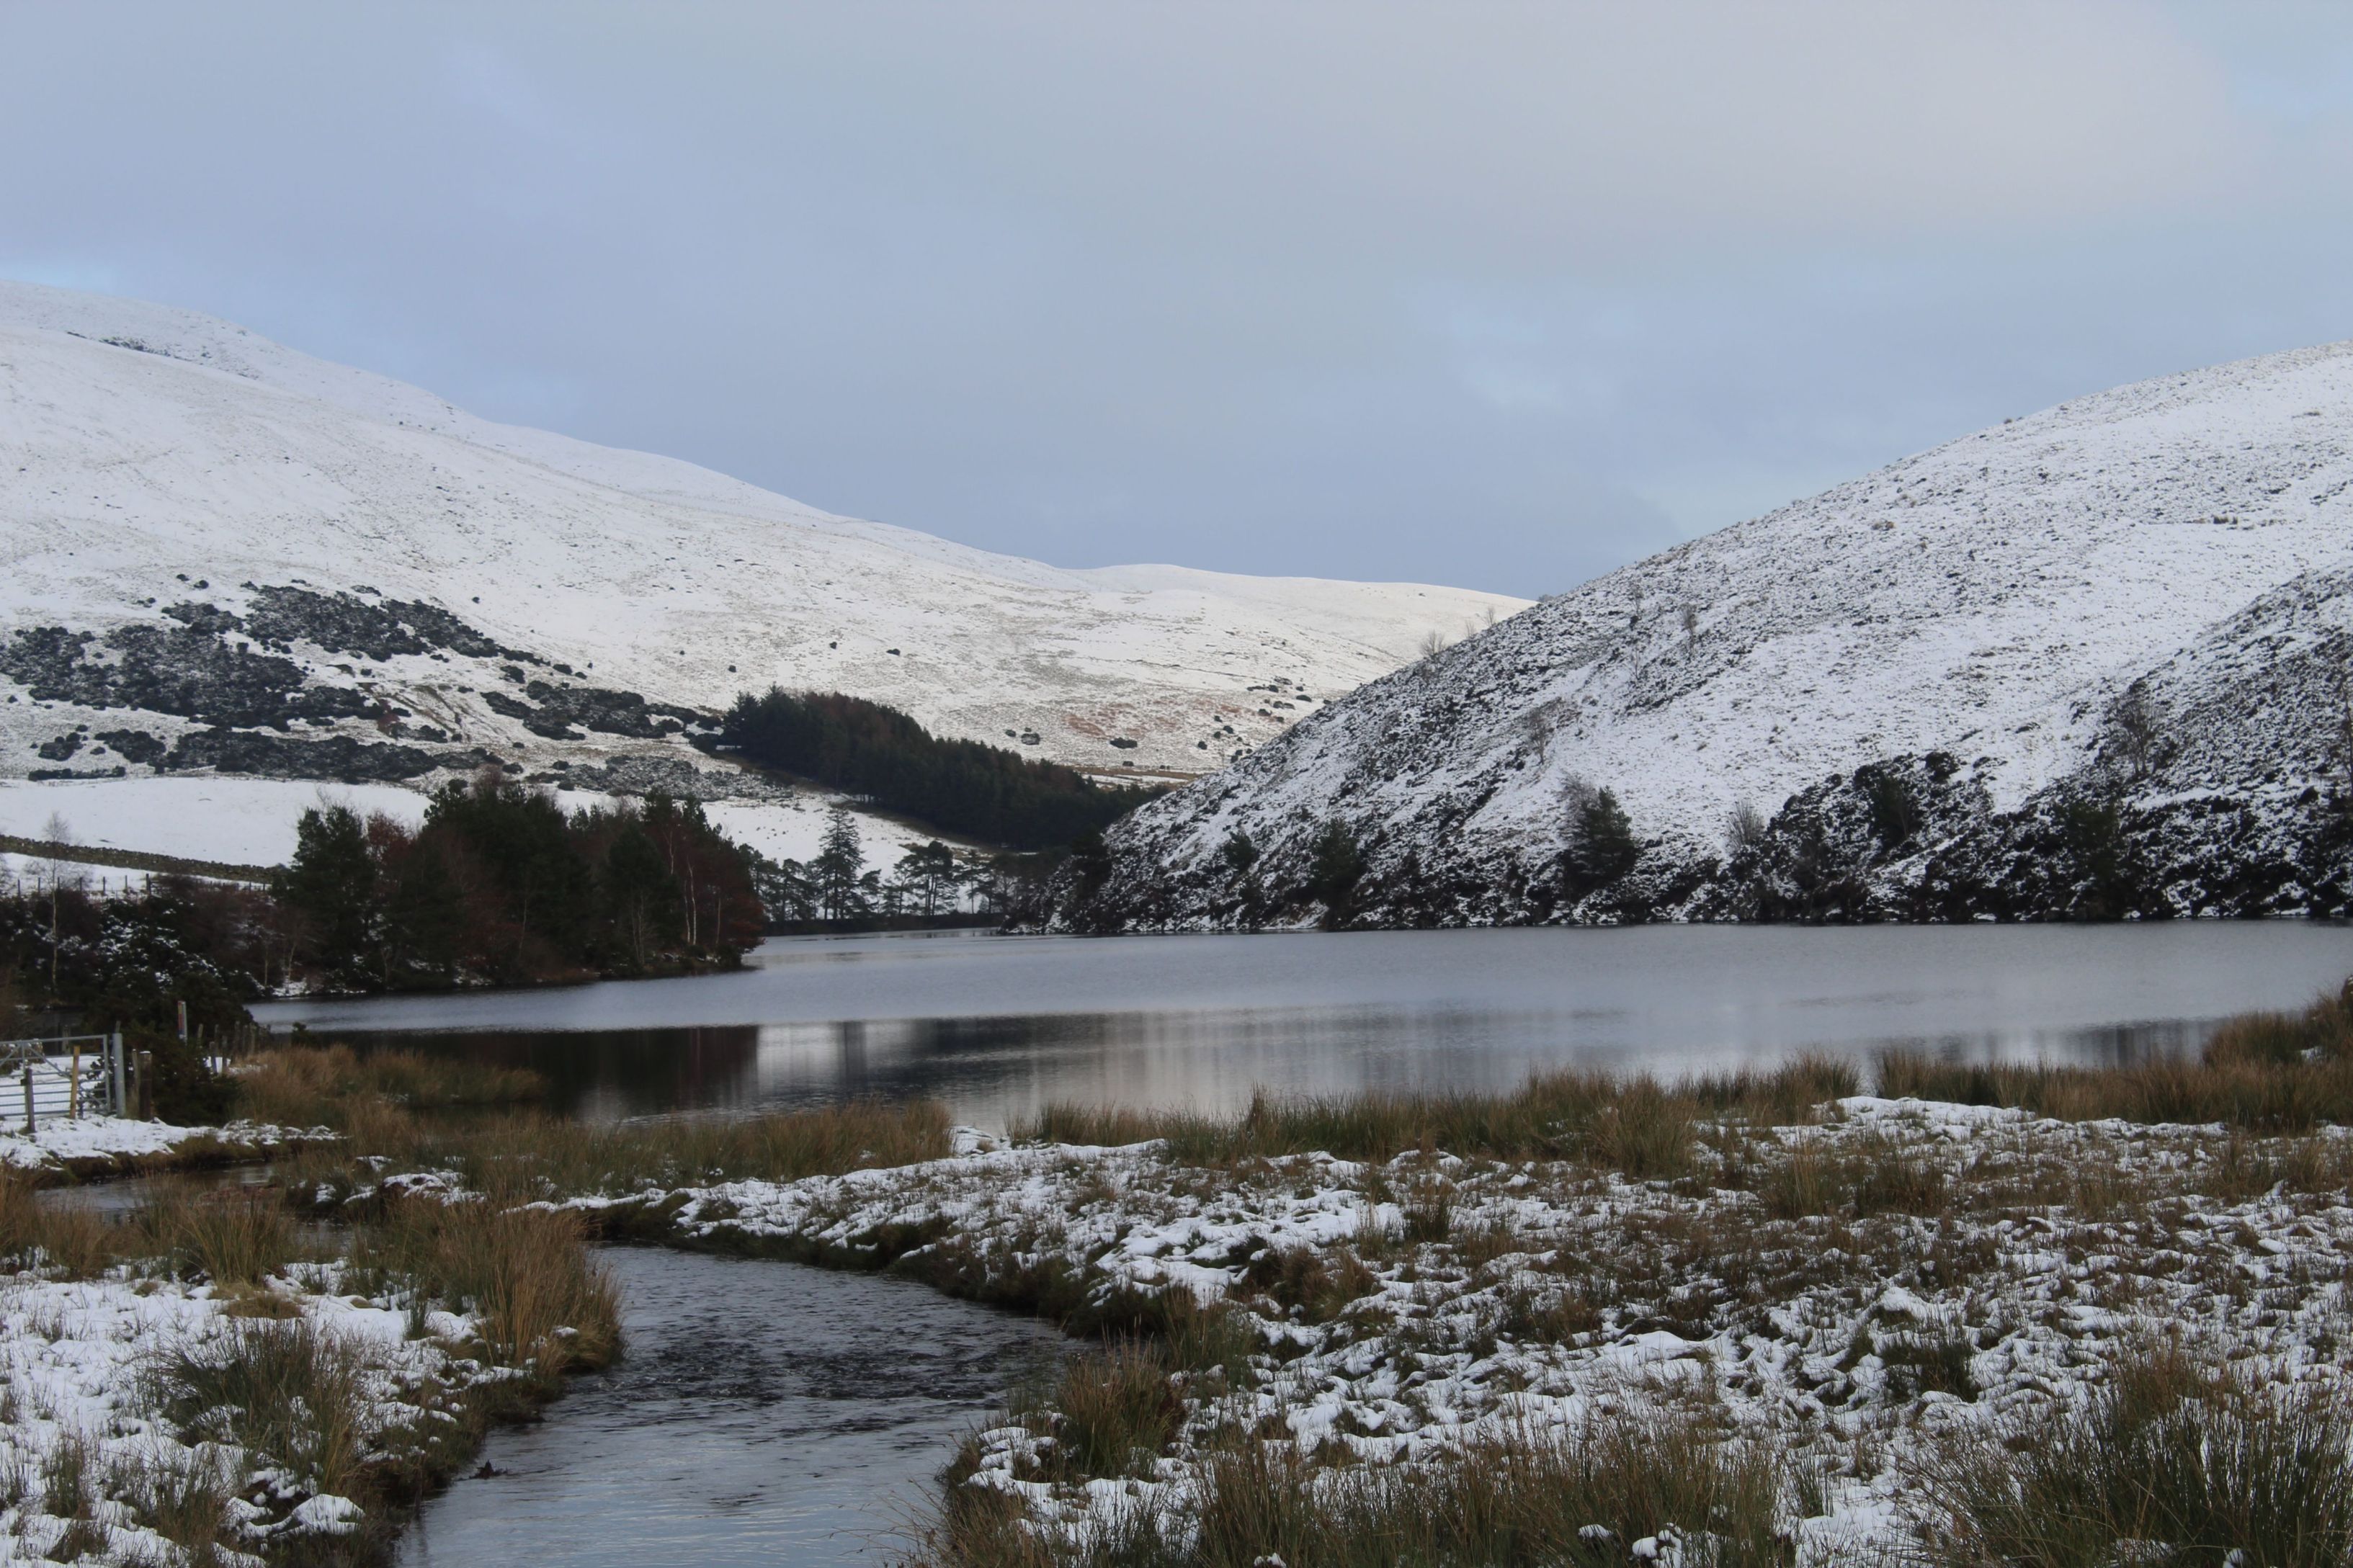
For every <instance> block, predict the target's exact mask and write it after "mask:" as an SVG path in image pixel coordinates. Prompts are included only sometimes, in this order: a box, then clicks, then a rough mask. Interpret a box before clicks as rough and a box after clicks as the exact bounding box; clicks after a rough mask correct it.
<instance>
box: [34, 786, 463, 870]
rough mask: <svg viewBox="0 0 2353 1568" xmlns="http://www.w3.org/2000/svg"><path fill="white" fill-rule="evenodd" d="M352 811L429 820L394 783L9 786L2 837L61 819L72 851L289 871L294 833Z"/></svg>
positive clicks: (419, 802) (419, 798)
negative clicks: (305, 821)
mask: <svg viewBox="0 0 2353 1568" xmlns="http://www.w3.org/2000/svg"><path fill="white" fill-rule="evenodd" d="M318 805H347V806H350V807H351V808H352V809H353V811H356V812H358V813H359V814H360V815H361V816H372V815H374V814H376V813H379V812H380V813H382V814H383V815H385V816H389V817H392V818H394V819H395V820H396V821H398V822H401V823H403V824H405V825H406V826H409V827H415V826H417V824H418V823H420V822H422V821H424V819H425V797H424V795H420V794H418V793H417V791H415V790H409V789H401V788H399V787H397V786H396V785H393V784H313V783H306V782H295V781H290V780H284V779H253V778H214V777H189V778H174V777H165V778H122V779H49V780H44V781H41V782H39V783H35V782H33V781H32V780H29V779H0V833H8V834H14V835H16V836H17V837H24V838H42V839H46V838H47V837H49V832H48V824H49V819H50V818H51V817H52V816H57V817H62V818H64V820H65V824H66V826H67V828H68V830H69V833H70V835H71V839H72V842H74V843H76V844H84V845H91V846H100V847H106V848H110V849H133V850H139V851H142V852H143V853H146V854H150V855H173V856H177V857H179V858H183V859H188V860H219V861H226V862H227V863H229V864H232V865H241V866H278V865H283V864H284V863H285V862H286V861H287V860H288V859H290V858H292V856H293V854H294V829H295V825H296V824H297V823H298V822H300V821H301V817H302V813H303V812H305V811H307V810H309V809H311V807H313V806H318Z"/></svg>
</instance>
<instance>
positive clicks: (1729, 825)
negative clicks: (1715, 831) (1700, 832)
mask: <svg viewBox="0 0 2353 1568" xmlns="http://www.w3.org/2000/svg"><path fill="white" fill-rule="evenodd" d="M1764 842H1765V816H1764V814H1763V813H1761V812H1759V811H1758V810H1757V807H1756V806H1755V805H1753V804H1751V803H1750V802H1748V801H1745V800H1744V801H1742V802H1741V803H1740V804H1739V805H1736V806H1734V807H1733V808H1732V810H1731V811H1730V812H1729V813H1727V814H1726V815H1725V819H1724V843H1725V848H1727V849H1729V850H1730V851H1731V852H1732V853H1733V854H1735V855H1737V854H1739V853H1740V852H1741V851H1742V850H1743V849H1754V848H1755V847H1757V846H1758V845H1759V844H1762V843H1764Z"/></svg>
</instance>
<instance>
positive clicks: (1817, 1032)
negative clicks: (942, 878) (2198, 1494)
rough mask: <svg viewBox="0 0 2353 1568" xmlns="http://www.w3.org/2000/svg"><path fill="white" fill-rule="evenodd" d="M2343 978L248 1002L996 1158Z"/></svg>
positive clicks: (897, 949)
mask: <svg viewBox="0 0 2353 1568" xmlns="http://www.w3.org/2000/svg"><path fill="white" fill-rule="evenodd" d="M2348 973H2353V927H2347V926H2342V925H2328V924H2316V923H2310V922H2305V921H2277V922H2261V923H2258V922H2221V921H2181V922H2167V923H2150V924H2139V925H2117V926H1959V927H1950V926H1947V927H1920V926H1867V927H1850V928H1842V929H1829V930H1802V929H1795V928H1788V927H1692V926H1682V927H1676V926H1649V927H1641V928H1636V929H1632V930H1626V931H1559V930H1545V931H1396V932H1365V933H1349V934H1342V935H1296V936H1256V937H1251V936H1233V937H1227V936H1172V937H1124V938H1119V939H1115V940H1086V939H1079V938H1068V937H999V936H993V935H984V934H973V933H957V934H923V935H894V936H876V937H860V938H849V939H832V940H828V939H823V938H796V939H789V940H780V941H774V942H768V943H767V944H765V946H763V947H762V948H761V949H759V950H758V952H755V953H754V955H753V958H752V962H751V964H750V966H749V967H748V968H746V969H745V970H744V971H743V972H742V973H733V974H722V975H709V976H702V977H699V978H694V979H687V980H661V981H638V982H632V983H617V984H600V985H586V986H578V987H573V988H568V989H563V990H550V991H533V992H499V993H487V994H468V995H448V996H423V997H396V998H377V999H373V1000H361V1001H315V1002H290V1003H278V1004H272V1005H269V1006H266V1007H261V1008H257V1009H256V1012H257V1013H258V1014H260V1015H262V1016H265V1017H267V1018H268V1019H269V1021H270V1022H272V1023H275V1024H278V1025H280V1026H283V1025H286V1024H290V1023H294V1022H298V1021H299V1022H304V1023H307V1024H309V1025H310V1026H311V1028H312V1029H313V1030H314V1031H316V1032H317V1033H319V1034H320V1035H322V1036H325V1037H332V1038H341V1039H348V1040H351V1041H353V1043H354V1044H358V1045H361V1046H363V1047H366V1046H370V1045H377V1044H396V1045H399V1046H402V1047H408V1048H415V1049H424V1050H428V1051H447V1052H450V1053H453V1054H460V1055H465V1056H470V1057H476V1058H485V1059H491V1060H497V1061H501V1062H506V1063H510V1064H512V1065H517V1066H528V1067H531V1068H536V1069H537V1070H539V1071H540V1072H542V1073H543V1074H545V1075H547V1076H548V1078H549V1079H551V1080H552V1081H553V1083H554V1086H555V1092H556V1097H557V1102H558V1105H559V1108H561V1109H564V1110H568V1111H570V1112H571V1113H573V1114H575V1115H580V1116H584V1117H588V1118H592V1119H607V1118H616V1117H622V1116H630V1115H641V1114H647V1113H660V1112H666V1111H673V1110H695V1109H741V1110H749V1109H754V1108H758V1107H777V1106H797V1105H813V1104H822V1103H826V1102H828V1101H833V1100H842V1099H846V1098H851V1097H855V1096H860V1095H882V1096H891V1097H899V1096H911V1095H933V1096H936V1097H938V1098H940V1099H942V1100H945V1101H947V1103H948V1104H949V1106H950V1108H951V1109H952V1110H953V1111H954V1112H955V1115H956V1116H957V1118H958V1119H959V1120H962V1121H971V1122H974V1123H976V1124H978V1125H981V1126H986V1127H991V1128H994V1129H1000V1130H1001V1129H1002V1128H1003V1127H1004V1126H1005V1125H1006V1123H1007V1122H1008V1121H1012V1120H1014V1119H1017V1118H1018V1117H1019V1116H1021V1115H1022V1114H1024V1113H1025V1112H1028V1111H1030V1110H1035V1109H1036V1108H1037V1107H1038V1106H1039V1105H1040V1104H1042V1103H1044V1102H1046V1101H1048V1100H1082V1101H1095V1102H1104V1103H1124V1104H1129V1105H1135V1106H1178V1105H1181V1106H1190V1107H1194V1108H1197V1109H1202V1110H1233V1109H1237V1108H1239V1107H1240V1106H1241V1105H1242V1104H1244V1103H1246V1102H1247V1101H1248V1100H1249V1097H1250V1093H1251V1091H1252V1089H1254V1088H1258V1087H1261V1086H1263V1087H1265V1088H1268V1089H1274V1090H1276V1091H1278V1092H1289V1093H1317V1092H1335V1091H1343V1090H1347V1089H1357V1088H1366V1087H1406V1086H1423V1087H1435V1088H1453V1089H1475V1088H1502V1087H1507V1086H1509V1085H1510V1084H1513V1083H1514V1082H1516V1081H1518V1080H1519V1079H1522V1078H1524V1077H1525V1075H1526V1074H1527V1072H1528V1071H1529V1070H1530V1069H1531V1068H1539V1067H1549V1066H1558V1065H1565V1064H1577V1065H1591V1066H1600V1067H1609V1068H1649V1069H1651V1070H1653V1071H1656V1072H1660V1073H1662V1074H1664V1075H1668V1076H1672V1075H1675V1074H1678V1073H1682V1072H1687V1071H1691V1070H1694V1069H1714V1068H1727V1067H1736V1066H1739V1065H1743V1064H1754V1063H1762V1062H1766V1061H1769V1060H1771V1059H1774V1058H1779V1057H1783V1056H1786V1055H1788V1054H1789V1053H1791V1052H1793V1051H1797V1050H1800V1049H1809V1048H1813V1049H1824V1050H1831V1051H1838V1052H1846V1053H1852V1054H1854V1055H1857V1056H1864V1057H1867V1056H1869V1055H1871V1054H1873V1053H1874V1052H1876V1051H1878V1050H1879V1049H1881V1048H1883V1047H1888V1046H1891V1045H1900V1046H1908V1047H1917V1048H1921V1049H1926V1050H1930V1051H1934V1052H1936V1053H1939V1054H1942V1055H1946V1056H1957V1057H1967V1058H2052V1059H2060V1060H2086V1061H2088V1060H2114V1059H2119V1058H2129V1057H2132V1056H2136V1055H2139V1054H2142V1053H2146V1052H2150V1051H2165V1050H2184V1049H2194V1048H2195V1047H2197V1045H2198V1044H2199V1043H2200V1041H2201V1040H2202V1039H2203V1038H2204V1037H2205V1034H2206V1032H2207V1031H2208V1030H2209V1029H2210V1028H2211V1026H2212V1024H2213V1022H2214V1020H2216V1019H2217V1018H2220V1017H2221V1016H2226V1015H2228V1014H2231V1013H2234V1012H2239V1011H2242V1010H2244V1009H2247V1008H2251V1007H2284V1006H2294V1005H2301V1004H2302V1003H2304V1002H2305V1001H2306V1000H2308V999H2309V998H2310V997H2311V996H2312V995H2313V994H2315V993H2316V992H2317V991H2318V990H2320V989H2321V988H2322V987H2324V986H2334V985H2336V984H2338V983H2340V982H2341V981H2342V980H2343V979H2344V978H2345V977H2346V975H2347V974H2348Z"/></svg>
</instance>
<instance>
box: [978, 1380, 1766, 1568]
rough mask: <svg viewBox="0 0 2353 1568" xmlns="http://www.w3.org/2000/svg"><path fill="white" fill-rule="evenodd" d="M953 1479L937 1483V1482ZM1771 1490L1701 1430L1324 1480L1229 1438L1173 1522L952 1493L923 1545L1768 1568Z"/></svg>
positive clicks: (1192, 1562) (1574, 1435) (1596, 1566)
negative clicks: (1022, 1510)
mask: <svg viewBox="0 0 2353 1568" xmlns="http://www.w3.org/2000/svg"><path fill="white" fill-rule="evenodd" d="M952 1474H953V1472H952ZM1784 1490H1785V1486H1784V1478H1783V1476H1782V1474H1781V1470H1780V1468H1779V1466H1778V1464H1777V1463H1776V1462H1775V1460H1774V1459H1773V1458H1772V1457H1771V1456H1770V1455H1769V1454H1768V1453H1767V1452H1766V1451H1765V1450H1764V1449H1762V1448H1761V1447H1757V1446H1754V1445H1750V1444H1747V1443H1744V1442H1741V1441H1738V1440H1734V1439H1728V1438H1726V1437H1725V1436H1723V1434H1722V1433H1721V1432H1720V1431H1718V1430H1716V1429H1715V1427H1714V1426H1713V1425H1712V1424H1711V1423H1709V1422H1708V1421H1707V1420H1706V1419H1705V1418H1704V1415H1694V1414H1690V1413H1680V1412H1676V1413H1671V1412H1666V1411H1662V1410H1644V1411H1641V1412H1637V1413H1627V1414H1620V1415H1613V1416H1605V1417H1599V1418H1597V1419H1596V1420H1594V1421H1592V1422H1591V1423H1589V1424H1588V1425H1586V1426H1582V1427H1578V1428H1576V1429H1573V1430H1570V1431H1566V1432H1564V1431H1561V1430H1558V1429H1553V1428H1546V1429H1544V1430H1521V1431H1515V1432H1512V1433H1509V1434H1506V1435H1505V1436H1503V1437H1500V1438H1498V1439H1496V1440H1493V1441H1490V1442H1485V1443H1482V1444H1478V1445H1476V1446H1474V1447H1470V1448H1468V1449H1465V1450H1460V1451H1455V1452H1451V1453H1448V1454H1445V1455H1442V1456H1440V1457H1439V1458H1436V1459H1434V1460H1430V1461H1425V1462H1417V1463H1413V1464H1395V1465H1382V1466H1373V1465H1362V1464H1329V1463H1324V1462H1319V1461H1318V1460H1316V1459H1314V1458H1307V1457H1304V1456H1303V1455H1301V1454H1300V1453H1299V1451H1298V1449H1297V1448H1296V1447H1295V1446H1294V1445H1293V1444H1291V1443H1288V1442H1283V1441H1275V1442H1265V1441H1261V1440H1258V1439H1257V1438H1255V1437H1253V1436H1249V1435H1247V1434H1236V1435H1234V1436H1233V1438H1232V1440H1230V1441H1229V1443H1228V1444H1227V1445H1226V1446H1224V1447H1221V1448H1219V1449H1218V1450H1215V1451H1213V1452H1211V1453H1209V1454H1208V1456H1206V1458H1205V1460H1204V1465H1203V1474H1202V1485H1201V1489H1200V1491H1199V1494H1198V1497H1197V1498H1196V1499H1194V1500H1193V1501H1192V1504H1191V1507H1190V1508H1189V1510H1188V1514H1187V1517H1186V1518H1184V1519H1178V1518H1176V1517H1175V1516H1173V1515H1172V1514H1169V1513H1165V1512H1161V1511H1157V1510H1154V1509H1153V1508H1151V1507H1150V1506H1149V1505H1138V1506H1137V1507H1136V1508H1134V1509H1132V1510H1130V1511H1129V1512H1128V1513H1127V1514H1126V1515H1125V1516H1124V1518H1123V1519H1122V1520H1121V1521H1119V1523H1118V1524H1117V1525H1116V1526H1114V1527H1113V1528H1112V1529H1109V1530H1102V1531H1092V1532H1090V1533H1089V1534H1087V1535H1085V1536H1076V1535H1072V1534H1069V1533H1065V1532H1061V1531H1056V1530H1054V1529H1052V1528H1051V1527H1046V1528H1034V1529H1033V1528H1025V1527H1024V1525H1023V1523H1022V1521H1021V1519H1020V1515H1019V1510H1018V1506H1016V1507H1008V1506H1007V1505H1006V1503H1005V1502H1001V1501H997V1500H993V1499H995V1498H1001V1497H1002V1495H1003V1494H991V1495H990V1496H988V1497H983V1496H976V1495H974V1494H975V1492H976V1489H974V1488H970V1487H965V1486H952V1487H951V1489H950V1493H949V1500H948V1503H947V1505H946V1507H945V1509H944V1510H943V1514H942V1517H941V1521H940V1527H939V1530H938V1531H937V1533H936V1534H935V1536H934V1542H933V1545H934V1552H935V1554H936V1560H937V1561H939V1562H941V1563H953V1564H957V1565H959V1568H1179V1565H1182V1568H1264V1565H1265V1564H1267V1563H1273V1562H1280V1563H1283V1564H1284V1565H1285V1568H1471V1565H1473V1564H1478V1565H1490V1564H1492V1565H1494V1568H1535V1565H1537V1564H1562V1565H1573V1568H1588V1565H1590V1568H1600V1565H1602V1564H1609V1565H1611V1568H1617V1565H1619V1564H1622V1563H1627V1562H1628V1561H1630V1548H1631V1547H1632V1546H1633V1544H1634V1543H1635V1542H1638V1541H1641V1540H1643V1539H1644V1538H1646V1537H1647V1538H1654V1539H1666V1540H1679V1541H1680V1542H1681V1546H1680V1555H1679V1556H1678V1557H1677V1559H1676V1560H1677V1561H1680V1562H1682V1563H1687V1564H1691V1565H1693V1568H1699V1565H1702V1564H1706V1565H1711V1568H1751V1565H1755V1568H1765V1565H1767V1564H1769V1565H1772V1568H1781V1565H1783V1564H1786V1563H1788V1561H1789V1557H1790V1546H1789V1542H1788V1539H1787V1536H1786V1534H1785V1532H1784V1530H1783V1527H1782V1516H1783V1513H1784V1511H1785V1510H1784V1507H1783V1492H1784Z"/></svg>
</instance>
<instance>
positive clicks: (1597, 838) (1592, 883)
mask: <svg viewBox="0 0 2353 1568" xmlns="http://www.w3.org/2000/svg"><path fill="white" fill-rule="evenodd" d="M1571 809H1572V813H1573V815H1572V818H1571V821H1570V825H1569V863H1570V866H1571V868H1573V869H1574V870H1575V871H1576V872H1577V876H1578V878H1579V879H1581V880H1583V881H1584V883H1585V884H1586V885H1587V886H1588V887H1589V888H1599V887H1606V886H1607V885H1609V883H1611V882H1614V881H1616V880H1618V879H1619V878H1620V877H1623V876H1624V875H1626V873H1627V872H1629V871H1631V870H1632V869H1633V868H1634V863H1635V862H1636V861H1638V860H1640V859H1641V858H1642V845H1641V840H1640V839H1638V838H1636V837H1634V824H1633V820H1632V819H1631V818H1630V817H1629V816H1627V815H1626V808H1625V807H1623V806H1621V805H1619V804H1618V796H1617V795H1616V794H1615V793H1614V792H1612V791H1610V790H1608V789H1599V790H1595V791H1594V792H1593V793H1592V794H1590V795H1584V794H1582V793H1580V794H1579V795H1578V797H1577V799H1576V801H1575V803H1574V804H1573V805H1572V808H1571Z"/></svg>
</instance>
